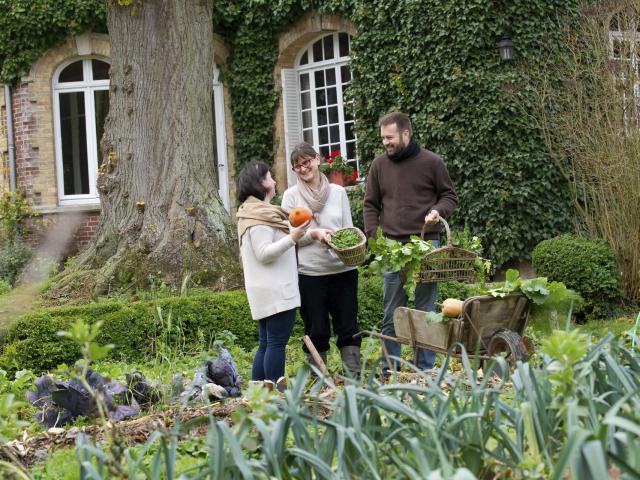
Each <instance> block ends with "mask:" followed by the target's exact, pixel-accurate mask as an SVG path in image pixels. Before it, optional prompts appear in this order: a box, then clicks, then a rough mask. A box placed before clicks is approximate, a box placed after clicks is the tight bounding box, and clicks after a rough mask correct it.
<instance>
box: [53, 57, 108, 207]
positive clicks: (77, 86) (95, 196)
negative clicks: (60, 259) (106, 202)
mask: <svg viewBox="0 0 640 480" xmlns="http://www.w3.org/2000/svg"><path fill="white" fill-rule="evenodd" d="M91 60H100V61H102V62H106V63H109V64H110V63H111V61H110V59H108V58H106V57H100V56H83V57H75V58H73V59H70V60H68V61H66V62H65V63H63V64H62V65H60V66H59V67H58V68H57V69H56V71H55V74H54V76H53V88H52V91H53V124H54V136H55V142H54V143H55V153H56V177H57V185H58V202H59V204H60V205H61V206H62V205H88V204H99V203H100V195H99V192H98V188H97V184H96V182H97V178H98V148H99V145H98V143H99V139H97V138H96V122H95V103H94V92H95V91H100V90H107V91H108V90H109V80H93V71H92V65H91ZM79 61H81V62H82V71H83V78H84V79H85V80H83V81H82V82H62V83H60V82H59V81H58V79H59V77H60V73H62V71H63V70H64V69H65V68H66V67H68V66H69V65H71V64H72V63H76V62H79ZM87 78H91V79H92V80H86V79H87ZM74 92H82V93H83V94H84V108H85V127H86V136H87V163H88V165H87V172H88V176H89V193H87V194H72V195H65V193H64V170H63V165H62V133H61V124H60V94H61V93H74ZM89 119H91V121H89Z"/></svg>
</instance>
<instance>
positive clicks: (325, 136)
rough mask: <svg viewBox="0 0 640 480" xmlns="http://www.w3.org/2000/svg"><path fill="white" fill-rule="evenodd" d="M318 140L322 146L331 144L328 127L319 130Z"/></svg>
mask: <svg viewBox="0 0 640 480" xmlns="http://www.w3.org/2000/svg"><path fill="white" fill-rule="evenodd" d="M318 140H319V142H320V144H322V145H324V144H325V143H329V129H328V128H327V127H324V128H319V129H318Z"/></svg>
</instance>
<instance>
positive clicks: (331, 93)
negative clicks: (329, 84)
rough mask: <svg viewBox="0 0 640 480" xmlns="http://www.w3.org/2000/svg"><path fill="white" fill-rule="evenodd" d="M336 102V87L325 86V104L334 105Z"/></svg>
mask: <svg viewBox="0 0 640 480" xmlns="http://www.w3.org/2000/svg"><path fill="white" fill-rule="evenodd" d="M336 103H338V94H337V93H336V87H333V88H327V105H335V104H336Z"/></svg>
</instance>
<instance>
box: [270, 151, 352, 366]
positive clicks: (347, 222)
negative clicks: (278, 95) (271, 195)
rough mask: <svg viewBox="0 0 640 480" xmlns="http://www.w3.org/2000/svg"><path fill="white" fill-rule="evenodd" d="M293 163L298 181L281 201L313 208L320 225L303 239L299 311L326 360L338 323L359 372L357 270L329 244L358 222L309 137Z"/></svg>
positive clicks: (347, 357) (347, 356)
mask: <svg viewBox="0 0 640 480" xmlns="http://www.w3.org/2000/svg"><path fill="white" fill-rule="evenodd" d="M291 167H292V168H293V171H294V172H295V173H296V175H297V177H298V183H297V184H296V185H295V186H293V187H291V188H289V189H288V190H287V191H286V192H284V195H283V197H282V206H283V207H284V208H285V209H287V210H291V209H292V208H294V207H307V208H309V209H310V210H311V211H312V212H313V220H312V221H311V225H312V227H315V228H312V229H310V230H309V232H308V233H307V234H305V235H304V236H303V237H302V238H301V239H300V241H299V243H298V245H299V248H298V273H299V276H298V283H299V285H300V296H301V303H302V306H301V307H300V316H301V317H302V320H303V321H304V328H305V333H306V334H307V335H309V337H310V338H311V341H312V342H313V345H314V347H315V348H316V350H318V352H319V353H320V356H321V357H322V359H323V360H324V362H325V363H326V361H327V360H326V358H327V351H328V350H329V339H330V338H331V330H332V328H331V327H333V333H334V334H335V336H336V344H337V346H338V348H339V349H340V356H341V357H342V362H343V363H344V365H345V367H346V368H347V371H348V372H349V373H350V374H351V375H354V376H358V375H359V374H360V339H359V338H353V335H354V334H356V333H358V331H359V329H358V318H357V317H358V270H357V269H356V268H355V267H347V266H345V265H344V264H343V263H342V261H340V259H339V258H338V257H337V256H336V255H335V254H333V252H332V251H330V250H329V249H328V248H327V245H326V242H327V240H328V235H330V234H331V233H332V232H333V231H335V230H338V229H340V228H344V227H352V226H353V222H352V220H351V208H350V207H349V199H348V198H347V192H346V191H345V189H344V188H342V187H341V186H339V185H334V184H332V183H329V180H327V177H326V176H325V175H324V174H323V173H322V172H320V170H319V167H320V156H319V155H318V154H317V152H316V151H315V150H314V148H313V147H312V146H311V145H309V144H308V143H300V144H298V145H296V146H295V147H294V149H293V151H292V152H291ZM313 240H320V242H313ZM323 243H324V245H323ZM309 360H310V362H311V361H312V359H311V358H310V359H309Z"/></svg>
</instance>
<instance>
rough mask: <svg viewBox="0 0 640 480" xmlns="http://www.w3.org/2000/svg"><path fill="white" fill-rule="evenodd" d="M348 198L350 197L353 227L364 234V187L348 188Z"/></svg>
mask: <svg viewBox="0 0 640 480" xmlns="http://www.w3.org/2000/svg"><path fill="white" fill-rule="evenodd" d="M347 197H349V205H350V206H351V220H352V221H353V226H354V227H357V228H359V229H360V230H362V231H363V232H364V216H363V213H362V207H363V205H364V186H363V185H358V186H356V187H350V188H347Z"/></svg>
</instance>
